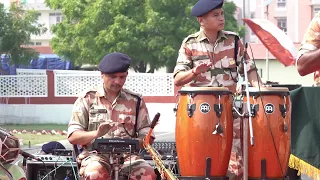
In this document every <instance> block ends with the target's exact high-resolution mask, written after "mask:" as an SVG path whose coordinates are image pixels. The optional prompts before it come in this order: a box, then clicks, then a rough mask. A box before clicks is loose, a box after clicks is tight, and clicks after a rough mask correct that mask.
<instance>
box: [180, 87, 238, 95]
mask: <svg viewBox="0 0 320 180" xmlns="http://www.w3.org/2000/svg"><path fill="white" fill-rule="evenodd" d="M178 92H179V93H181V94H187V93H196V94H231V93H232V92H231V91H230V90H229V89H228V88H226V87H182V88H181V90H179V91H178Z"/></svg>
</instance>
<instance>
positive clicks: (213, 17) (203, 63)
mask: <svg viewBox="0 0 320 180" xmlns="http://www.w3.org/2000/svg"><path fill="white" fill-rule="evenodd" d="M222 6H223V0H199V1H198V2H197V3H196V4H195V6H194V7H193V8H192V11H191V14H192V15H193V16H195V17H197V20H198V22H199V24H200V26H201V29H200V31H198V32H196V33H194V34H191V35H189V36H188V37H186V38H185V39H184V40H183V42H182V45H181V47H180V50H179V56H178V59H177V62H176V67H175V69H174V72H173V73H174V82H175V85H177V86H191V87H203V86H213V87H227V88H228V89H229V90H230V91H231V92H233V93H235V92H236V88H237V82H238V74H240V75H241V76H244V66H243V63H241V59H242V56H243V54H244V47H243V44H242V43H241V41H240V40H239V37H238V36H237V35H236V33H234V32H230V31H224V30H223V29H224V24H225V19H224V11H223V8H222ZM245 61H246V63H245V65H246V67H247V68H246V69H247V72H248V81H249V83H250V84H251V85H252V86H253V87H259V86H263V84H262V82H261V79H260V77H259V75H258V74H257V68H256V66H255V65H254V62H253V61H252V60H250V58H249V56H248V54H245ZM239 132H240V119H239V118H237V119H235V120H234V134H236V136H235V137H234V141H233V148H232V149H233V151H232V154H231V159H230V164H229V173H232V174H233V175H230V177H231V176H232V177H231V178H233V177H235V176H234V175H236V176H239V177H240V176H241V173H242V170H241V163H240V162H241V161H242V160H241V157H240V154H241V147H240V133H239Z"/></svg>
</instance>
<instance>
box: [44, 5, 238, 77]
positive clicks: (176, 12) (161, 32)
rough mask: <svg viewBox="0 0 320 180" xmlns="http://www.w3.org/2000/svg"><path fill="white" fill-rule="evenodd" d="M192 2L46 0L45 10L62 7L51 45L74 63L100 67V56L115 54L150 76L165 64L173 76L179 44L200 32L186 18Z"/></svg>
mask: <svg viewBox="0 0 320 180" xmlns="http://www.w3.org/2000/svg"><path fill="white" fill-rule="evenodd" d="M196 2H197V0H109V1H106V0H95V1H90V0H46V3H47V5H48V6H49V7H51V8H53V9H61V11H62V14H63V15H64V19H63V21H62V22H61V23H59V24H57V25H55V26H54V27H53V28H52V31H53V33H54V34H55V37H54V38H53V39H52V41H51V46H52V47H53V49H54V51H55V52H56V53H57V54H58V55H60V56H62V57H64V58H67V59H70V60H71V61H74V62H75V63H76V64H78V65H82V64H85V63H90V64H98V63H99V61H100V60H101V59H102V58H103V56H104V55H106V54H108V53H110V52H115V51H118V52H123V53H126V54H128V55H129V56H130V57H131V58H132V60H133V62H132V63H133V67H134V69H135V70H136V71H138V72H153V71H154V70H155V69H158V68H160V67H163V66H167V67H168V69H169V72H170V71H171V72H172V68H173V67H174V65H175V62H176V58H177V56H178V50H179V48H180V45H181V42H182V40H183V39H184V38H185V37H186V36H188V35H189V34H191V33H194V32H196V31H198V30H199V24H198V22H197V20H196V18H195V17H193V16H191V15H190V11H191V8H192V7H193V5H194V4H195V3H196ZM226 4H229V3H228V2H227V3H226ZM233 5H234V4H233ZM229 6H230V5H226V8H227V10H228V14H230V16H232V14H234V12H231V11H232V10H235V8H233V6H232V4H231V6H230V7H229ZM229 10H230V12H229ZM228 21H229V20H227V24H226V27H227V28H229V29H228V30H233V31H238V26H237V24H236V20H235V19H234V18H233V19H231V21H235V22H228ZM228 23H231V24H230V25H229V24H228ZM147 65H149V68H147Z"/></svg>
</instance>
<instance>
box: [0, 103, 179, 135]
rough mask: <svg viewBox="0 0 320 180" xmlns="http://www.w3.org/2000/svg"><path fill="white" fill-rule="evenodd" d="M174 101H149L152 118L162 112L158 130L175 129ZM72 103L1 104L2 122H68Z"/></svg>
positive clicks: (148, 105)
mask: <svg viewBox="0 0 320 180" xmlns="http://www.w3.org/2000/svg"><path fill="white" fill-rule="evenodd" d="M174 106H175V104H174V103H147V107H148V109H149V115H150V119H151V120H152V119H153V117H154V115H155V114H156V113H158V112H159V113H160V114H161V116H160V120H159V124H158V125H157V126H156V128H155V131H156V132H173V131H174V129H175V114H174V112H173V108H174ZM71 110H72V104H57V105H42V104H18V105H15V104H9V105H6V104H0V124H7V123H13V124H33V123H34V124H41V123H54V124H67V123H68V122H69V120H70V117H71Z"/></svg>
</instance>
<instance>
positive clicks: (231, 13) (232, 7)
mask: <svg viewBox="0 0 320 180" xmlns="http://www.w3.org/2000/svg"><path fill="white" fill-rule="evenodd" d="M223 9H224V14H225V19H226V24H225V27H224V29H225V30H227V31H233V32H237V33H238V34H239V36H240V37H243V36H244V35H245V32H246V30H245V27H244V26H239V24H238V22H237V19H236V18H235V13H236V11H237V6H236V4H235V3H234V2H232V1H231V2H225V3H224V6H223Z"/></svg>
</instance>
